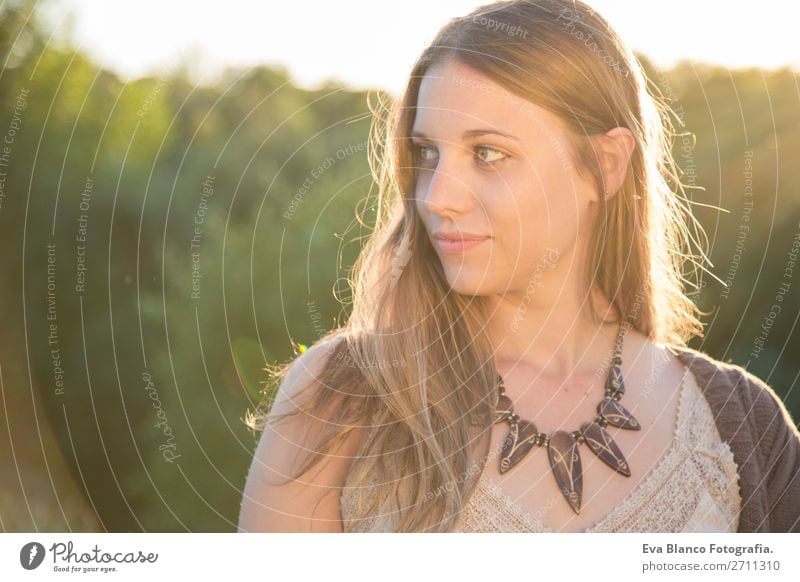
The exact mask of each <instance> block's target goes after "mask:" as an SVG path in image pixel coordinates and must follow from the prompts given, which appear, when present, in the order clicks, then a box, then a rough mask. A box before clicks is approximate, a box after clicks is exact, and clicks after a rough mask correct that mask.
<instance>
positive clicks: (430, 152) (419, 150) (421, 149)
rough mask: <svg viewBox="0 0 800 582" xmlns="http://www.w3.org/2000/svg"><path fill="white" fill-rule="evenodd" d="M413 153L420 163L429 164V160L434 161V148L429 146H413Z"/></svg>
mask: <svg viewBox="0 0 800 582" xmlns="http://www.w3.org/2000/svg"><path fill="white" fill-rule="evenodd" d="M414 155H415V156H416V158H417V160H418V161H419V162H420V164H421V165H430V163H431V162H434V161H436V150H435V149H433V148H432V147H430V146H425V145H417V146H414Z"/></svg>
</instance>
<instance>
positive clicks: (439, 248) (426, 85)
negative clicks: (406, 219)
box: [411, 61, 598, 295]
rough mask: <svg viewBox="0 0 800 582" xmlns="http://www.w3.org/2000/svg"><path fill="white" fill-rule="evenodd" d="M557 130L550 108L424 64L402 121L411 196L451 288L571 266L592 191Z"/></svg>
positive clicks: (544, 274) (520, 279)
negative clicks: (407, 124) (409, 124)
mask: <svg viewBox="0 0 800 582" xmlns="http://www.w3.org/2000/svg"><path fill="white" fill-rule="evenodd" d="M565 131H566V130H565V129H563V128H562V126H561V124H560V122H559V120H558V118H557V117H556V116H555V115H554V114H552V113H550V112H548V111H546V110H545V109H542V108H541V107H538V106H536V105H534V104H533V103H530V102H529V101H526V100H523V99H521V98H519V97H516V96H515V95H513V94H512V93H510V92H508V91H506V90H505V89H503V88H502V87H500V86H499V85H496V84H495V83H493V82H492V81H490V80H489V79H488V78H486V77H484V76H482V75H480V74H479V73H477V72H474V71H473V70H472V69H469V68H468V67H466V66H463V65H461V64H459V63H456V62H453V61H447V62H443V63H440V64H438V65H436V66H434V67H433V68H431V69H430V70H429V72H428V73H427V74H426V76H425V77H424V79H423V80H422V83H421V86H420V90H419V97H418V109H417V112H416V117H415V120H414V125H413V128H412V140H411V141H412V144H413V146H412V147H413V150H414V159H415V161H414V165H415V167H416V168H417V181H416V192H415V201H416V206H417V211H418V212H419V215H420V217H421V218H422V221H423V222H424V224H425V228H426V230H427V234H428V236H429V238H430V241H431V244H432V245H433V247H434V248H435V249H436V252H437V254H438V255H439V259H440V260H441V262H442V265H443V267H444V272H445V275H446V277H447V280H448V282H449V284H450V286H451V288H452V289H453V290H454V291H456V292H458V293H462V294H466V295H493V294H505V293H509V292H514V291H523V290H524V289H526V288H527V287H529V285H531V284H535V285H541V284H542V282H543V281H546V280H548V279H549V278H551V277H553V276H554V275H555V273H556V272H557V271H561V274H562V275H563V274H564V272H563V270H564V269H576V268H577V265H576V264H572V263H574V259H578V258H580V257H578V256H573V254H572V251H573V250H574V249H576V248H579V247H577V246H576V243H578V242H579V241H581V240H582V239H585V237H586V236H587V235H588V234H589V232H590V227H591V224H592V219H593V212H594V210H595V209H596V205H593V201H596V200H598V198H597V196H596V193H595V192H594V188H593V187H592V185H591V184H590V183H589V182H588V181H586V180H585V179H584V178H583V177H581V176H580V175H579V174H578V173H577V170H576V168H575V167H574V164H573V162H572V158H571V156H570V153H569V152H570V149H569V148H570V145H569V142H568V141H567V137H566V133H565ZM441 234H444V235H445V236H447V235H450V236H451V237H453V238H456V239H458V238H461V239H462V240H460V241H459V240H455V241H449V242H448V241H446V240H441V239H440V238H439V235H441ZM534 280H535V281H534Z"/></svg>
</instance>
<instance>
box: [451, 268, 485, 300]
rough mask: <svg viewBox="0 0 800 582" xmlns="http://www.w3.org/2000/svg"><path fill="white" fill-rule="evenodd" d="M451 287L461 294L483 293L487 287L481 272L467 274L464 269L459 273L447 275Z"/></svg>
mask: <svg viewBox="0 0 800 582" xmlns="http://www.w3.org/2000/svg"><path fill="white" fill-rule="evenodd" d="M447 282H448V284H449V285H450V289H451V290H452V291H453V292H454V293H458V294H459V295H482V294H483V291H484V290H485V288H486V281H482V280H481V277H480V275H479V274H476V275H475V276H472V275H467V274H466V273H464V272H463V271H462V272H460V273H459V274H457V275H454V276H449V275H448V277H447Z"/></svg>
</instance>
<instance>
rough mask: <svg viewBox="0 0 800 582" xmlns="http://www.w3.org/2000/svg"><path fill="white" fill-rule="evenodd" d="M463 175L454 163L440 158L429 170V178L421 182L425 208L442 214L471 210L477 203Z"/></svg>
mask: <svg viewBox="0 0 800 582" xmlns="http://www.w3.org/2000/svg"><path fill="white" fill-rule="evenodd" d="M463 175H464V172H462V171H460V170H459V169H458V168H457V167H455V165H454V164H450V163H447V164H446V163H443V161H442V160H439V163H438V164H437V165H436V167H435V168H434V169H431V170H428V171H427V176H428V179H427V180H423V183H422V184H421V186H422V188H423V189H424V192H423V193H422V194H423V195H424V200H425V209H426V210H427V211H428V212H431V213H433V214H440V215H447V214H461V213H464V212H467V211H469V210H470V209H471V208H472V205H473V204H474V203H475V196H474V194H473V192H472V189H471V188H470V186H469V184H468V183H467V182H466V181H465V180H464V179H463Z"/></svg>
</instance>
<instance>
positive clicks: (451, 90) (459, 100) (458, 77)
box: [412, 61, 557, 140]
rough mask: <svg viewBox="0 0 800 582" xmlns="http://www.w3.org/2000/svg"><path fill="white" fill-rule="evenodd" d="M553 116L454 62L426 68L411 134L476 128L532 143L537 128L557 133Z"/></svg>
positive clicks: (450, 133) (455, 134)
mask: <svg viewBox="0 0 800 582" xmlns="http://www.w3.org/2000/svg"><path fill="white" fill-rule="evenodd" d="M554 117H555V116H554V115H553V114H552V113H550V112H549V111H547V110H546V109H543V108H541V107H538V106H537V105H535V104H533V103H531V102H530V101H528V100H526V99H522V98H521V97H519V96H517V95H515V94H513V93H511V92H510V91H508V90H507V89H505V88H503V87H502V86H500V85H498V84H497V83H495V82H494V81H492V80H491V79H489V78H488V77H485V76H484V75H482V74H480V73H479V72H477V71H475V70H474V69H471V68H469V67H467V66H465V65H462V64H461V63H458V62H453V61H447V62H445V63H442V64H438V65H435V66H433V67H431V69H429V70H428V72H427V73H426V74H425V76H424V77H423V79H422V82H421V84H420V88H419V95H418V98H417V108H416V113H415V119H414V126H413V130H412V131H413V132H415V133H417V134H425V135H429V136H430V137H436V136H437V135H438V136H440V137H450V138H456V137H458V136H461V135H462V133H463V132H464V131H468V130H470V129H473V128H476V127H482V128H491V129H493V130H497V131H501V132H504V133H509V134H513V135H516V136H519V137H520V138H521V139H523V140H527V139H533V138H535V136H536V135H537V134H538V133H540V132H541V126H542V124H545V125H548V126H551V127H552V129H553V130H554V131H556V130H557V127H556V120H555V118H554Z"/></svg>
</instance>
